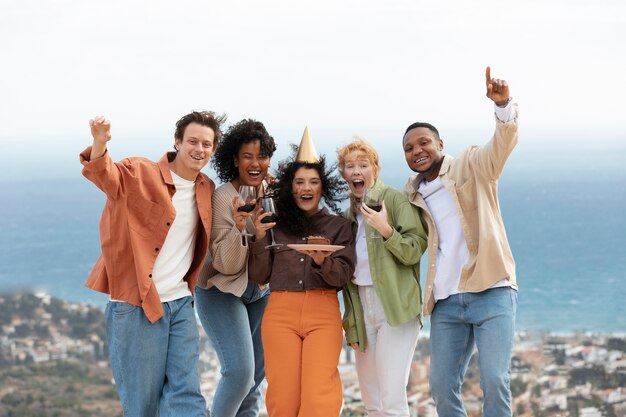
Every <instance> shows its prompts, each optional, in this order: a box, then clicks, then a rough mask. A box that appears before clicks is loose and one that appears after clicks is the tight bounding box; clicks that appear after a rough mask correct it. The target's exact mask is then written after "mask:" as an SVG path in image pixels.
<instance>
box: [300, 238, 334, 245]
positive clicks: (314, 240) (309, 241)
mask: <svg viewBox="0 0 626 417" xmlns="http://www.w3.org/2000/svg"><path fill="white" fill-rule="evenodd" d="M306 243H307V244H308V245H330V240H328V239H326V238H325V237H324V236H308V237H307V238H306Z"/></svg>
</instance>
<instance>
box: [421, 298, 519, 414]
mask: <svg viewBox="0 0 626 417" xmlns="http://www.w3.org/2000/svg"><path fill="white" fill-rule="evenodd" d="M516 308H517V291H516V290H514V289H512V288H510V287H499V288H492V289H489V290H486V291H483V292H480V293H461V294H454V295H451V296H450V297H448V298H446V299H445V300H439V301H437V303H436V304H435V308H434V310H433V313H432V316H431V318H430V345H431V357H430V358H431V362H430V388H431V391H432V395H433V399H434V400H435V405H436V406H437V414H438V415H440V416H445V417H466V416H467V414H466V413H465V408H464V406H463V400H462V399H461V385H462V384H463V377H464V376H465V371H466V370H467V365H468V364H469V361H470V358H471V356H472V353H473V351H474V345H476V347H477V348H478V358H479V366H480V387H481V389H482V390H483V394H484V397H485V400H484V405H483V413H484V416H485V417H505V416H506V417H510V416H511V415H512V411H511V389H510V379H509V367H510V362H511V352H512V349H513V333H514V325H515V310H516Z"/></svg>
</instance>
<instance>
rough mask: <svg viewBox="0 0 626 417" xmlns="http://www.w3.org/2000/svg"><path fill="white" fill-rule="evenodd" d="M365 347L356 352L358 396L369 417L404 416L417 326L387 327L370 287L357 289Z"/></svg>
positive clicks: (418, 325)
mask: <svg viewBox="0 0 626 417" xmlns="http://www.w3.org/2000/svg"><path fill="white" fill-rule="evenodd" d="M359 297H360V299H361V304H362V305H363V313H364V316H365V332H366V340H367V348H366V350H365V352H358V351H357V352H356V371H357V375H358V378H359V386H360V388H361V397H362V399H363V404H364V405H365V409H366V410H367V415H368V416H369V417H391V416H394V417H400V416H402V417H408V416H409V406H408V403H407V397H406V386H407V383H408V382H409V372H410V370H411V362H412V360H413V353H414V351H415V346H416V345H417V336H418V334H419V329H420V323H419V320H418V319H417V317H415V318H414V319H413V320H411V321H409V322H407V323H404V324H402V325H400V326H390V325H389V324H388V323H387V319H386V318H385V313H384V311H383V306H382V305H381V304H380V300H379V299H378V296H377V295H376V291H375V290H374V287H373V286H359Z"/></svg>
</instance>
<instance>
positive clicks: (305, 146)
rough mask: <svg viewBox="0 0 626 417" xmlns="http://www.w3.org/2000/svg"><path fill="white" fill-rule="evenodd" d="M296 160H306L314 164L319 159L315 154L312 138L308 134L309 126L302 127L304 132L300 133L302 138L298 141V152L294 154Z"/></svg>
mask: <svg viewBox="0 0 626 417" xmlns="http://www.w3.org/2000/svg"><path fill="white" fill-rule="evenodd" d="M296 161H298V162H308V163H312V164H316V163H318V162H319V161H320V157H319V156H318V155H317V152H316V151H315V146H313V140H311V136H310V135H309V128H308V127H305V128H304V133H303V134H302V140H301V141H300V146H298V153H297V155H296Z"/></svg>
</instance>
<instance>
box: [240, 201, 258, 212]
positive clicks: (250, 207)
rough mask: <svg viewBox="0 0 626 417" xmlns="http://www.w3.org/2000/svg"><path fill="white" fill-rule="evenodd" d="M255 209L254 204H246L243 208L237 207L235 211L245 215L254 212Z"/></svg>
mask: <svg viewBox="0 0 626 417" xmlns="http://www.w3.org/2000/svg"><path fill="white" fill-rule="evenodd" d="M255 207H256V204H254V203H246V204H244V205H243V206H239V208H238V209H237V211H243V212H246V213H250V212H251V211H252V210H254V208H255Z"/></svg>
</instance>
